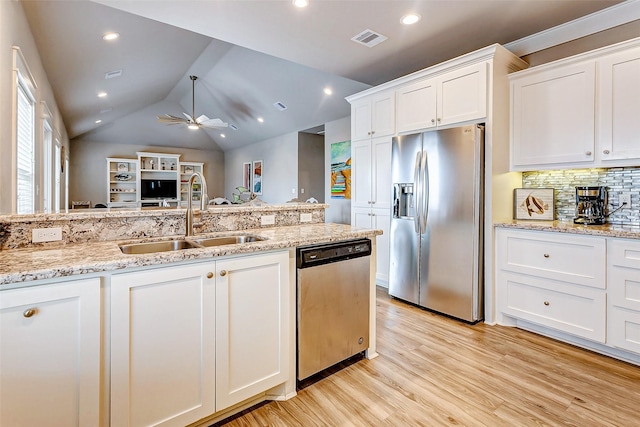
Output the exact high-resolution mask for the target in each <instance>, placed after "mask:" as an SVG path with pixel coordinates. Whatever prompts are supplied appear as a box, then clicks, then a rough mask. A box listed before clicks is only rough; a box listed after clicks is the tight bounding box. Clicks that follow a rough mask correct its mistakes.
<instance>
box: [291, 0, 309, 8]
mask: <svg viewBox="0 0 640 427" xmlns="http://www.w3.org/2000/svg"><path fill="white" fill-rule="evenodd" d="M292 3H293V5H294V6H295V7H307V6H309V0H293V1H292Z"/></svg>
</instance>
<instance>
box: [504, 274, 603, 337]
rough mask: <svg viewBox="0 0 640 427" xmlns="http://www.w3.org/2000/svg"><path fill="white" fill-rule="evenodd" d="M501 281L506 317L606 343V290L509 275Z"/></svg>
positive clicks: (505, 275) (520, 275)
mask: <svg viewBox="0 0 640 427" xmlns="http://www.w3.org/2000/svg"><path fill="white" fill-rule="evenodd" d="M499 281H500V284H499V286H500V287H501V288H502V289H501V291H500V293H501V295H500V310H501V311H502V312H503V313H504V314H507V315H509V316H513V317H516V318H518V319H523V320H527V321H529V322H532V323H536V324H539V325H543V326H547V327H549V328H553V329H557V330H560V331H563V332H566V333H569V334H573V335H576V336H580V337H583V338H587V339H590V340H593V341H597V342H601V343H604V342H605V325H606V305H607V304H606V294H605V291H603V290H597V289H591V288H585V287H580V286H574V285H568V284H564V283H561V282H555V281H551V280H548V279H541V278H537V277H532V276H526V275H522V274H515V273H509V272H500V274H499Z"/></svg>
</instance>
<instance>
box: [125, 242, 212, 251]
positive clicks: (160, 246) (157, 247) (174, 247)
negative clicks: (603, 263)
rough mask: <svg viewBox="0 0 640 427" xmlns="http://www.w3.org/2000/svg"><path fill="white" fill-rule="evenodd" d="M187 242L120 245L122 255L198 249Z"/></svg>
mask: <svg viewBox="0 0 640 427" xmlns="http://www.w3.org/2000/svg"><path fill="white" fill-rule="evenodd" d="M199 247H200V246H198V245H195V244H194V243H192V242H189V241H187V240H163V241H162V242H147V243H131V244H128V245H120V250H121V251H122V253H124V254H150V253H153V252H171V251H181V250H182V249H192V248H199Z"/></svg>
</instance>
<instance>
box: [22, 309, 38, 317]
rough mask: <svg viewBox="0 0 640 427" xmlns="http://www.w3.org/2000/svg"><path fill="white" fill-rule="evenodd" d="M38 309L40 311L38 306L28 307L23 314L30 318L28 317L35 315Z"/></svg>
mask: <svg viewBox="0 0 640 427" xmlns="http://www.w3.org/2000/svg"><path fill="white" fill-rule="evenodd" d="M37 311H38V309H37V308H27V309H26V310H25V311H24V312H23V313H22V315H23V316H24V317H27V318H28V317H31V316H33V315H34V314H36V312H37Z"/></svg>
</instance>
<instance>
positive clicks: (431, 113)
mask: <svg viewBox="0 0 640 427" xmlns="http://www.w3.org/2000/svg"><path fill="white" fill-rule="evenodd" d="M396 102H397V107H398V108H397V109H396V124H397V125H398V133H407V132H412V131H417V130H419V129H429V128H432V127H435V126H436V109H437V101H436V81H435V79H429V80H424V81H421V82H417V83H414V84H411V85H408V86H405V87H402V88H400V89H398V90H397V92H396Z"/></svg>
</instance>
